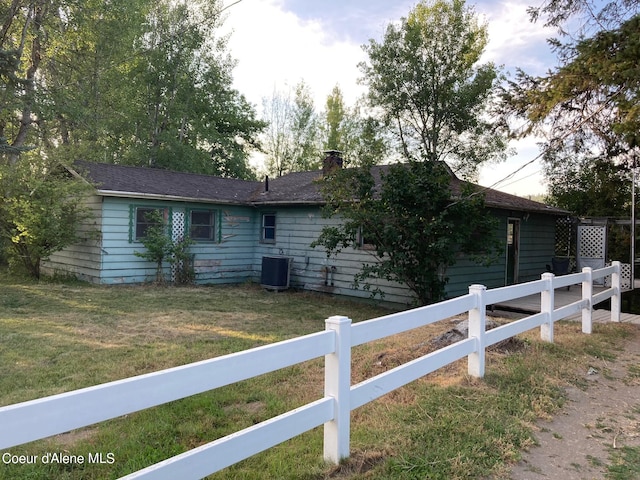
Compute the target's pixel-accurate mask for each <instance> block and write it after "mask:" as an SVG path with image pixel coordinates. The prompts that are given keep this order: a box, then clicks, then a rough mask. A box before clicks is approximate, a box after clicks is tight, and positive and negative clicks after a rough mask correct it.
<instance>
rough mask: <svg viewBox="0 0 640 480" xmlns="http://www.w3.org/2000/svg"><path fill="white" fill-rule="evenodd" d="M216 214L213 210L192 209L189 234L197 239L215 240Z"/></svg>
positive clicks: (193, 238)
mask: <svg viewBox="0 0 640 480" xmlns="http://www.w3.org/2000/svg"><path fill="white" fill-rule="evenodd" d="M215 218H216V216H215V214H214V212H212V211H211V210H191V211H190V214H189V236H190V237H191V239H192V240H196V241H201V242H203V241H213V240H215Z"/></svg>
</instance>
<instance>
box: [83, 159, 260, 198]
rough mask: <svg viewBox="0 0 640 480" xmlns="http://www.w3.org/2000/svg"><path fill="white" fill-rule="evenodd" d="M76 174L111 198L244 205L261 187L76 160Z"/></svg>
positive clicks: (170, 172) (168, 171) (236, 180)
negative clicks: (167, 199)
mask: <svg viewBox="0 0 640 480" xmlns="http://www.w3.org/2000/svg"><path fill="white" fill-rule="evenodd" d="M73 166H74V169H75V171H76V172H77V173H78V174H79V175H80V176H81V177H83V178H85V179H86V180H87V181H89V182H91V183H93V184H94V185H95V186H96V188H97V189H98V192H99V193H101V194H104V195H110V196H121V197H127V196H135V197H156V198H157V197H169V198H172V199H179V200H185V199H188V200H200V201H210V202H221V203H246V202H247V201H248V199H249V198H250V197H251V195H252V194H253V193H254V192H255V191H256V189H258V188H259V187H260V186H261V185H262V184H261V182H250V181H247V180H238V179H235V178H221V177H214V176H211V175H199V174H195V173H185V172H174V171H170V170H162V169H159V168H146V167H130V166H125V165H111V164H107V163H92V162H84V161H76V162H74V164H73Z"/></svg>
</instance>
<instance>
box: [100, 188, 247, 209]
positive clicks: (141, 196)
mask: <svg viewBox="0 0 640 480" xmlns="http://www.w3.org/2000/svg"><path fill="white" fill-rule="evenodd" d="M96 193H97V194H98V195H101V196H103V197H120V198H139V199H144V200H169V201H173V202H197V203H223V204H225V205H248V203H247V202H244V201H241V200H220V199H211V198H198V197H183V196H178V195H162V194H157V193H141V192H125V191H117V190H100V189H98V190H97V191H96Z"/></svg>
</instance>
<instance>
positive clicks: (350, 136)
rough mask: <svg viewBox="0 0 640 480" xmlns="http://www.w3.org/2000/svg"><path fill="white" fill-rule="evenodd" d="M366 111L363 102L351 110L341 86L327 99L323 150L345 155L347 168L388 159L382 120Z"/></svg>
mask: <svg viewBox="0 0 640 480" xmlns="http://www.w3.org/2000/svg"><path fill="white" fill-rule="evenodd" d="M363 111H364V109H363V107H362V106H361V105H360V104H359V103H356V105H354V106H352V107H348V106H347V105H346V104H345V102H344V97H343V95H342V90H340V87H339V86H337V85H336V86H335V87H334V88H333V90H332V91H331V94H330V95H329V96H328V97H327V103H326V111H325V113H324V128H323V134H324V140H323V150H338V151H340V152H342V154H341V155H342V158H343V160H344V166H345V167H352V166H358V165H375V164H378V163H381V162H383V161H385V160H387V154H388V151H389V145H388V138H387V137H388V135H387V132H386V128H385V127H384V124H383V123H382V122H381V121H380V120H378V119H375V118H373V117H372V116H371V115H365V114H363Z"/></svg>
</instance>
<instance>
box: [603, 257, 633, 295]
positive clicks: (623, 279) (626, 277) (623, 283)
mask: <svg viewBox="0 0 640 480" xmlns="http://www.w3.org/2000/svg"><path fill="white" fill-rule="evenodd" d="M609 265H611V263H610V262H607V265H606V266H607V267H608V266H609ZM604 286H605V287H610V286H611V277H606V278H605V279H604ZM620 288H621V289H622V290H631V264H630V263H623V264H621V265H620Z"/></svg>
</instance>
